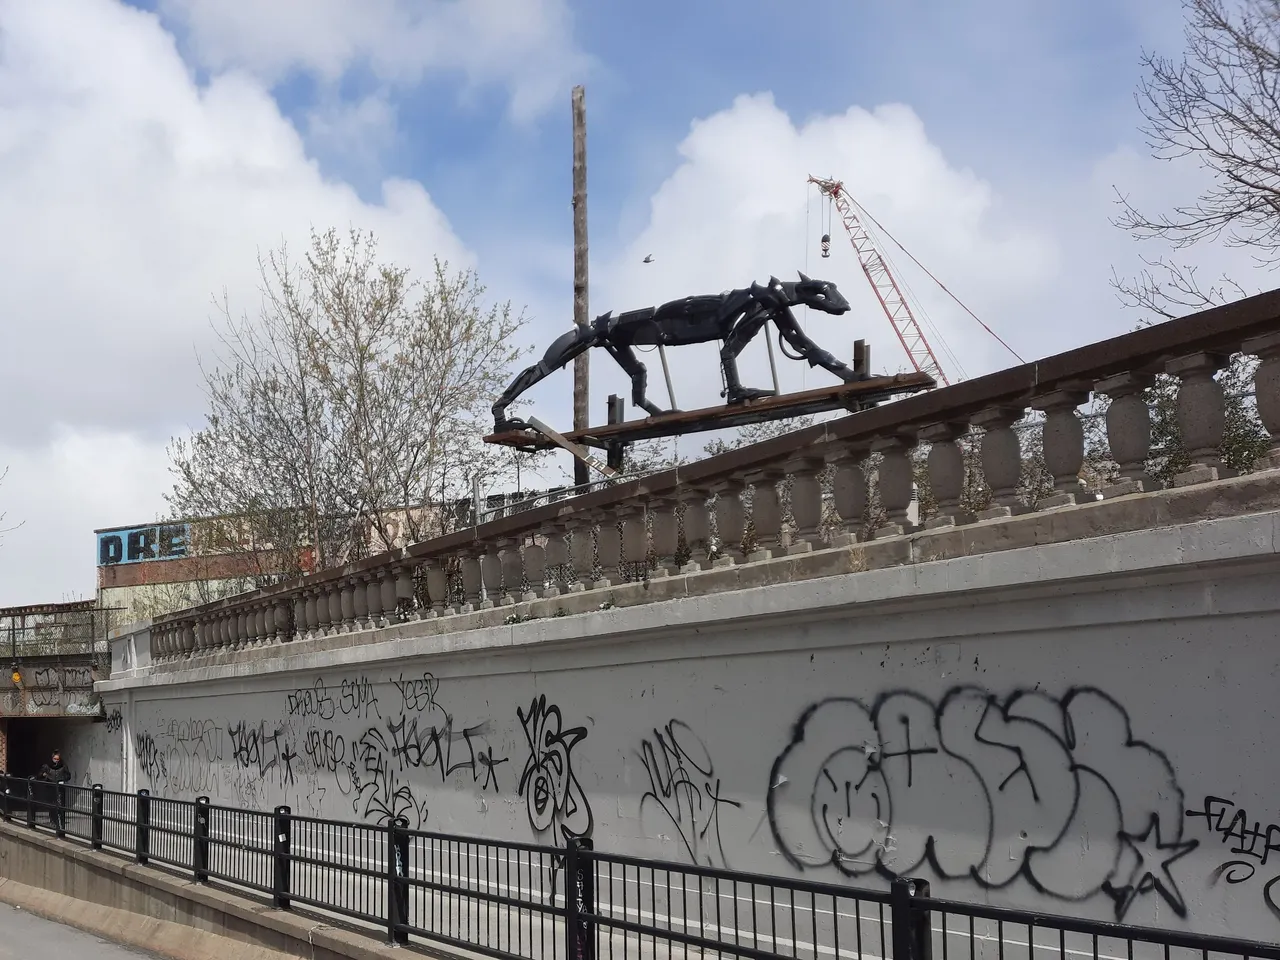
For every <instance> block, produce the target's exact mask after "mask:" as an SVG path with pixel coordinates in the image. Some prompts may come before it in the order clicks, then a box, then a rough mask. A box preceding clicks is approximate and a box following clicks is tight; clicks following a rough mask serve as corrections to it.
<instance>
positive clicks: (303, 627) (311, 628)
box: [294, 590, 316, 640]
mask: <svg viewBox="0 0 1280 960" xmlns="http://www.w3.org/2000/svg"><path fill="white" fill-rule="evenodd" d="M298 604H301V606H302V614H301V615H300V616H297V620H298V639H299V640H307V639H309V638H311V637H313V636H315V629H316V598H315V594H313V593H312V592H311V591H310V590H300V591H298V596H297V598H296V599H295V600H294V613H295V615H297V610H298Z"/></svg>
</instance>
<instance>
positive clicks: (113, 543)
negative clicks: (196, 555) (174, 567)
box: [98, 523, 191, 567]
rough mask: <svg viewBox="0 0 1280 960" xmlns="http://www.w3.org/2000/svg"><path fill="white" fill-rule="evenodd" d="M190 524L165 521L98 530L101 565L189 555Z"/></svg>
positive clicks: (99, 564) (99, 562)
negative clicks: (147, 525)
mask: <svg viewBox="0 0 1280 960" xmlns="http://www.w3.org/2000/svg"><path fill="white" fill-rule="evenodd" d="M190 541H191V527H190V525H189V524H185V523H165V524H157V525H154V526H150V527H135V528H133V529H131V530H107V531H104V532H102V533H99V534H98V566H100V567H110V566H115V565H116V564H121V563H145V562H147V561H150V560H176V559H178V558H180V557H185V556H186V555H187V547H188V544H189V543H190Z"/></svg>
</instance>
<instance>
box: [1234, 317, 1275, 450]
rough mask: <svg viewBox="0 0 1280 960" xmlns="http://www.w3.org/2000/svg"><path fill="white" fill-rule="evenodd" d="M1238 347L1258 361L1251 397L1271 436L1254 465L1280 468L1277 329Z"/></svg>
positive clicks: (1259, 417)
mask: <svg viewBox="0 0 1280 960" xmlns="http://www.w3.org/2000/svg"><path fill="white" fill-rule="evenodd" d="M1240 349H1241V350H1243V351H1244V352H1245V353H1249V354H1253V355H1254V356H1256V357H1257V358H1258V359H1259V361H1260V362H1259V364H1258V368H1257V369H1256V370H1255V371H1254V373H1253V387H1254V400H1255V402H1256V404H1257V408H1258V419H1260V420H1261V421H1262V425H1263V427H1265V428H1266V430H1267V434H1268V435H1269V436H1270V438H1271V442H1270V444H1269V446H1268V447H1267V452H1266V453H1264V454H1263V455H1262V456H1261V457H1259V458H1258V461H1257V462H1256V463H1255V464H1254V469H1255V470H1275V469H1277V468H1280V333H1269V334H1267V335H1266V336H1263V337H1254V338H1253V339H1252V340H1248V341H1246V342H1245V343H1244V344H1243V345H1242V346H1241V348H1240Z"/></svg>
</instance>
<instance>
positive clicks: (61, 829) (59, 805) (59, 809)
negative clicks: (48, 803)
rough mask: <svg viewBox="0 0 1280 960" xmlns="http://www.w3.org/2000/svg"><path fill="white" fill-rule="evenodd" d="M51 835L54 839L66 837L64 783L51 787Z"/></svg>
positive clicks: (65, 789)
mask: <svg viewBox="0 0 1280 960" xmlns="http://www.w3.org/2000/svg"><path fill="white" fill-rule="evenodd" d="M53 835H54V836H55V837H65V836H66V835H67V785H66V784H65V783H55V784H54V785H53Z"/></svg>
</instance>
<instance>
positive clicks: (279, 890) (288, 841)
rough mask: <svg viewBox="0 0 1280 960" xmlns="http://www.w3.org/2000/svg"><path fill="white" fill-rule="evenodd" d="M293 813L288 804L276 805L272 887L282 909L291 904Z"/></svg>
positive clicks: (276, 901) (286, 908)
mask: <svg viewBox="0 0 1280 960" xmlns="http://www.w3.org/2000/svg"><path fill="white" fill-rule="evenodd" d="M291 813H292V811H291V810H290V809H289V808H288V807H287V806H283V805H282V806H279V807H276V811H275V814H276V815H275V835H274V838H275V842H274V844H273V846H274V851H275V856H274V857H273V859H272V862H273V869H272V884H271V889H272V893H273V897H274V899H275V903H276V906H277V907H278V908H279V909H281V910H288V909H289V904H290V899H289V891H290V889H291V885H290V883H289V879H290V872H291V870H292V867H293V856H292V854H293V820H292V818H291V817H290V814H291Z"/></svg>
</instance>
